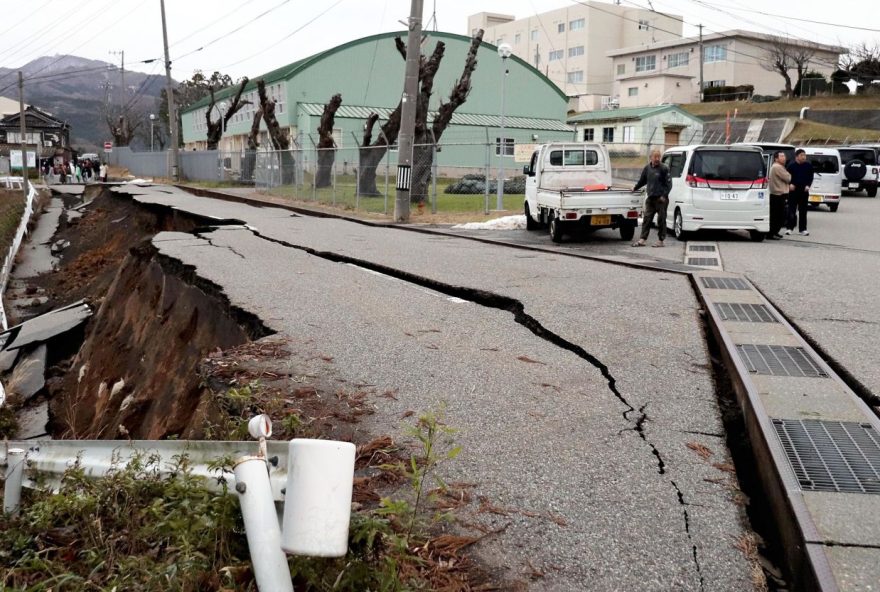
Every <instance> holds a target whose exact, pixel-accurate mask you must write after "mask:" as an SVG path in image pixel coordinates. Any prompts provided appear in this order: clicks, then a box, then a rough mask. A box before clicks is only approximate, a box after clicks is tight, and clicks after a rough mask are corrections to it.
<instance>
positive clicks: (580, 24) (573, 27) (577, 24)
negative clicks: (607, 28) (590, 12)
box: [568, 18, 584, 31]
mask: <svg viewBox="0 0 880 592" xmlns="http://www.w3.org/2000/svg"><path fill="white" fill-rule="evenodd" d="M583 28H584V19H582V18H579V19H575V20H573V21H569V22H568V30H569V31H579V30H580V29H583Z"/></svg>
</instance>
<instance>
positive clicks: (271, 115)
mask: <svg viewBox="0 0 880 592" xmlns="http://www.w3.org/2000/svg"><path fill="white" fill-rule="evenodd" d="M257 93H258V94H259V96H260V108H261V109H262V110H263V121H265V122H266V129H267V131H268V132H269V139H270V140H271V141H272V148H274V149H275V150H276V151H279V152H280V154H281V183H282V184H283V185H291V184H293V182H294V180H295V179H296V175H295V170H294V166H295V164H296V163H295V161H294V159H293V154H291V153H290V134H289V133H288V130H282V129H281V126H280V125H279V124H278V120H277V119H276V118H275V101H273V100H272V99H270V98H269V96H268V95H267V94H266V82H265V81H264V80H263V79H262V78H261V79H260V80H258V81H257Z"/></svg>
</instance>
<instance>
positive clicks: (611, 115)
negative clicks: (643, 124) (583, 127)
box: [568, 105, 702, 124]
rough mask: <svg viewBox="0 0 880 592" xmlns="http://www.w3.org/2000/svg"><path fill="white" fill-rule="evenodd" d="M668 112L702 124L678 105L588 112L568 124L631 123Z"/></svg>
mask: <svg viewBox="0 0 880 592" xmlns="http://www.w3.org/2000/svg"><path fill="white" fill-rule="evenodd" d="M667 111H673V112H677V113H680V114H682V115H684V116H685V117H687V118H688V119H693V120H695V121H698V122H702V120H701V119H700V118H699V117H696V116H694V115H691V114H690V113H688V112H687V111H685V110H684V109H682V108H680V107H678V106H677V105H655V106H653V107H627V108H625V109H603V110H601V111H586V112H584V113H578V114H577V115H572V116H571V117H569V118H568V123H570V124H574V123H584V122H597V121H629V120H638V119H645V118H646V117H650V116H652V115H658V114H660V113H664V112H667Z"/></svg>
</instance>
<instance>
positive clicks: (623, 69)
mask: <svg viewBox="0 0 880 592" xmlns="http://www.w3.org/2000/svg"><path fill="white" fill-rule="evenodd" d="M624 74H626V64H617V75H618V76H623V75H624Z"/></svg>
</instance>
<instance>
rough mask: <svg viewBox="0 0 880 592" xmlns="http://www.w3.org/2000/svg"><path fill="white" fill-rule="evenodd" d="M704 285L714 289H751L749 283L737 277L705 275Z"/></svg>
mask: <svg viewBox="0 0 880 592" xmlns="http://www.w3.org/2000/svg"><path fill="white" fill-rule="evenodd" d="M702 279H703V285H704V286H706V287H707V288H709V289H712V290H750V289H751V288H750V287H749V285H748V284H747V283H746V282H745V281H744V280H742V279H740V278H735V277H704V278H702Z"/></svg>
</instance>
